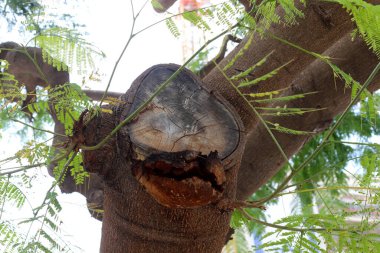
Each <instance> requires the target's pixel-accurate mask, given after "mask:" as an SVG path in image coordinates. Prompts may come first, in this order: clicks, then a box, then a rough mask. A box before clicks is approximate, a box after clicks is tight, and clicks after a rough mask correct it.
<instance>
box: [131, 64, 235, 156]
mask: <svg viewBox="0 0 380 253" xmlns="http://www.w3.org/2000/svg"><path fill="white" fill-rule="evenodd" d="M177 68H178V66H176V65H173V64H170V65H158V66H154V67H152V68H150V69H148V70H147V71H145V72H144V73H143V74H142V75H141V76H140V77H138V78H137V79H136V81H135V82H134V85H137V86H138V88H137V91H136V94H135V96H134V100H133V102H132V106H131V108H129V110H128V114H129V113H130V112H133V111H135V110H136V109H137V108H138V107H139V106H140V105H141V104H142V103H143V102H144V101H146V100H147V99H148V98H149V97H150V96H152V94H153V92H154V91H155V90H156V88H157V87H158V86H159V85H160V84H162V83H164V82H165V81H166V80H167V79H168V78H169V77H170V76H171V75H172V74H174V72H175V71H176V69H177ZM126 116H127V115H125V116H124V117H126ZM127 131H128V133H129V136H130V139H131V141H132V143H133V144H134V145H137V146H138V147H140V148H142V149H145V150H152V149H153V150H157V151H164V152H179V151H185V150H196V151H199V152H201V153H202V154H209V153H210V152H212V151H214V150H217V151H218V153H219V156H220V157H221V158H222V159H223V158H226V157H227V156H228V155H230V154H231V153H232V152H233V151H234V150H235V148H236V147H237V145H238V142H239V135H240V131H239V127H238V124H237V122H236V121H235V119H234V117H233V116H232V113H231V112H230V111H229V109H228V108H227V107H226V106H225V105H224V104H223V103H222V102H221V101H220V100H219V99H218V98H217V97H216V96H215V95H213V94H210V93H209V92H208V91H207V90H205V89H204V88H203V87H202V86H201V81H200V80H199V79H198V78H197V77H196V76H195V75H194V74H193V73H191V72H190V71H188V70H184V71H182V72H181V73H179V74H178V76H177V77H176V78H175V79H174V80H173V81H172V82H171V83H170V84H169V86H168V87H167V88H166V89H164V90H163V91H162V92H161V93H160V94H159V95H158V96H156V97H155V98H154V99H153V101H152V102H151V103H150V104H149V106H148V107H147V108H146V109H145V110H144V111H143V112H141V113H140V114H139V116H138V117H137V118H136V119H135V120H134V121H133V122H131V123H130V124H129V125H128V126H127Z"/></svg>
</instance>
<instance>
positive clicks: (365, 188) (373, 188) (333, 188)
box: [276, 186, 380, 198]
mask: <svg viewBox="0 0 380 253" xmlns="http://www.w3.org/2000/svg"><path fill="white" fill-rule="evenodd" d="M333 190H355V191H363V190H369V191H380V188H376V187H360V186H326V187H320V188H314V189H303V190H297V191H291V192H283V193H279V194H277V195H276V198H278V197H282V196H285V195H289V194H298V193H305V192H313V191H333Z"/></svg>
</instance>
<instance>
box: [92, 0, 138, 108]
mask: <svg viewBox="0 0 380 253" xmlns="http://www.w3.org/2000/svg"><path fill="white" fill-rule="evenodd" d="M131 5H132V14H133V20H132V27H131V32H130V34H129V38H128V40H127V42H126V43H125V45H124V48H123V50H122V51H121V54H120V55H119V58H118V59H117V60H116V62H115V65H114V66H113V69H112V72H111V76H110V79H109V80H108V84H107V87H106V89H105V91H104V93H103V96H102V98H101V100H100V104H99V107H100V106H102V104H103V101H104V99H105V98H106V96H107V92H108V89H109V88H110V86H111V83H112V80H113V78H114V76H115V72H116V69H117V67H118V66H119V63H120V61H121V59H122V58H123V56H124V53H125V51H126V50H127V48H128V46H129V44H130V43H131V41H132V39H133V38H134V36H135V34H134V33H133V32H134V29H135V24H136V17H135V16H134V10H133V3H132V1H131Z"/></svg>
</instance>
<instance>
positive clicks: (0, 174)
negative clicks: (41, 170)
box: [0, 163, 46, 176]
mask: <svg viewBox="0 0 380 253" xmlns="http://www.w3.org/2000/svg"><path fill="white" fill-rule="evenodd" d="M44 165H46V163H37V164H32V165H25V166H19V167H11V168H6V169H2V170H1V171H4V170H11V169H15V170H12V171H9V172H2V173H0V176H5V175H12V174H14V173H17V172H21V171H25V170H29V169H34V168H37V167H41V166H44Z"/></svg>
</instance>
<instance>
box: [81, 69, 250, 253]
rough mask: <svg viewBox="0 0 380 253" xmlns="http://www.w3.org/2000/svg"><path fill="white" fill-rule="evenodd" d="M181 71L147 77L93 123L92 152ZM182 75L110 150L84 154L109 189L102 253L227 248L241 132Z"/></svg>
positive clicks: (228, 112)
mask: <svg viewBox="0 0 380 253" xmlns="http://www.w3.org/2000/svg"><path fill="white" fill-rule="evenodd" d="M178 68H179V66H175V65H158V66H154V67H152V68H151V69H148V70H147V71H145V72H144V73H143V74H142V75H141V76H140V77H138V78H137V79H136V80H135V81H134V83H133V85H132V87H131V88H130V89H129V91H128V92H127V93H126V94H125V95H124V96H123V97H122V98H121V99H122V101H123V103H121V104H120V105H119V107H118V108H114V109H113V112H114V113H113V114H112V115H111V114H104V113H103V114H102V115H100V116H98V117H95V118H94V119H92V120H91V121H90V123H89V124H88V125H87V127H86V129H85V131H84V133H85V136H84V137H85V140H86V145H87V146H91V145H95V144H97V143H98V142H99V141H100V140H102V139H103V138H104V137H105V136H106V135H108V134H109V133H110V132H111V130H113V129H114V128H115V126H116V125H117V124H118V123H119V122H121V121H123V120H124V119H125V118H127V117H128V116H130V115H131V114H132V113H133V112H134V111H135V110H136V109H137V108H139V107H140V106H141V104H142V103H143V102H144V101H145V100H146V99H148V98H149V97H151V95H152V94H153V93H154V91H155V90H156V89H157V87H158V86H159V85H160V84H162V83H164V82H165V81H166V80H167V79H168V78H170V77H171V76H172V75H173V74H175V72H176V70H177V69H178ZM175 75H176V77H175V78H174V79H173V80H172V81H171V82H170V83H169V86H168V87H167V88H165V89H164V90H163V91H162V92H161V93H160V94H159V95H158V96H156V97H155V98H154V99H153V101H152V102H151V103H150V104H149V106H148V107H146V108H145V109H144V110H143V111H141V112H140V113H139V114H138V115H137V116H136V117H135V118H133V119H132V121H130V122H129V123H128V124H127V125H126V126H124V127H123V128H121V129H120V131H119V132H118V133H117V134H116V136H115V137H113V138H112V139H111V140H110V141H109V142H108V143H107V144H106V145H105V146H103V147H102V148H101V149H98V150H95V151H84V165H85V167H86V169H87V170H89V171H90V172H92V173H98V174H100V175H101V176H102V177H103V178H104V181H105V183H106V187H105V192H104V210H105V212H104V219H103V230H102V243H101V252H166V253H167V252H179V251H180V252H220V251H221V249H222V247H223V245H224V243H225V241H226V236H227V232H228V229H229V220H230V216H231V211H232V209H231V208H228V203H229V202H230V201H232V200H234V199H235V193H236V176H237V170H238V168H239V165H240V160H241V155H242V151H243V147H244V142H245V136H244V134H243V133H244V131H243V129H242V124H241V122H240V120H239V117H238V116H237V114H236V113H235V112H234V111H233V110H232V109H231V108H230V106H229V105H228V103H227V102H226V101H225V100H223V99H222V98H220V97H218V96H217V95H214V94H212V93H210V92H208V91H207V90H205V89H204V88H203V87H202V83H201V81H200V80H199V79H198V78H197V77H196V76H195V75H194V74H193V73H191V72H190V71H188V70H182V71H181V72H179V73H178V74H177V73H176V74H175ZM88 117H90V115H89V116H88ZM95 129H96V131H94V130H95Z"/></svg>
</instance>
